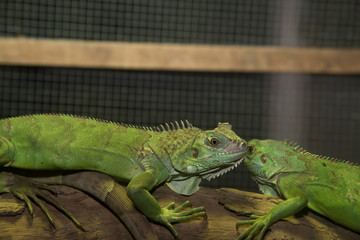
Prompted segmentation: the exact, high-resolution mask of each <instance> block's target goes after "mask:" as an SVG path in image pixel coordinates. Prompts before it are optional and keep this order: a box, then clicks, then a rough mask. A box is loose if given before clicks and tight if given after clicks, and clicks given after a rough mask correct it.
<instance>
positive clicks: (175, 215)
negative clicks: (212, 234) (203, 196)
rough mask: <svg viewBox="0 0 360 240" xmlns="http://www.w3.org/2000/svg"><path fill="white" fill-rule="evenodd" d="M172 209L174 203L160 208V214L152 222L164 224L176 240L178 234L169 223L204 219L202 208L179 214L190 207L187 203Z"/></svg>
mask: <svg viewBox="0 0 360 240" xmlns="http://www.w3.org/2000/svg"><path fill="white" fill-rule="evenodd" d="M174 207H175V203H174V202H172V203H170V204H169V205H167V206H166V207H164V208H162V209H161V213H160V214H159V215H158V216H157V217H155V219H154V220H155V221H157V222H160V223H162V224H164V225H165V226H166V227H167V228H169V229H170V231H171V233H172V234H173V235H174V237H175V238H176V239H178V233H177V232H176V230H175V228H174V227H173V226H172V225H171V223H176V222H181V221H187V220H191V219H194V218H197V217H206V212H205V208H204V207H197V208H191V209H189V210H187V211H183V212H181V211H182V210H184V209H185V208H188V207H191V203H190V202H189V201H186V202H184V203H183V204H181V205H180V206H178V207H177V208H174Z"/></svg>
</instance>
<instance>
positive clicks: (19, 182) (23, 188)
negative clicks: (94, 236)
mask: <svg viewBox="0 0 360 240" xmlns="http://www.w3.org/2000/svg"><path fill="white" fill-rule="evenodd" d="M41 189H45V190H48V191H50V192H51V193H53V194H56V191H55V190H54V189H53V188H51V187H49V186H48V185H46V184H42V183H38V182H35V181H30V180H29V179H28V178H25V177H22V176H18V175H15V174H12V173H8V172H1V173H0V193H5V192H10V193H12V194H13V195H14V196H16V197H17V198H19V199H21V200H22V201H24V202H25V203H26V206H27V209H28V211H29V214H30V215H31V217H32V216H33V214H34V210H33V207H32V204H31V200H32V201H34V202H35V203H36V204H37V205H38V206H39V208H40V209H41V211H42V212H43V213H44V214H45V216H46V217H47V219H48V220H49V222H50V223H51V224H52V225H53V226H54V227H55V222H54V220H53V218H52V217H51V215H50V212H49V211H48V209H47V208H46V207H45V206H44V204H43V203H42V201H41V200H40V198H41V199H43V200H45V201H46V202H48V203H50V204H51V205H53V206H54V207H56V208H57V209H59V210H60V211H62V212H63V213H64V214H65V215H66V216H67V217H68V218H69V219H71V221H72V222H73V223H74V224H75V225H76V226H77V227H78V228H79V229H81V230H83V231H85V230H84V228H83V227H82V226H81V224H80V223H79V222H78V221H77V220H76V219H75V217H74V216H73V215H72V214H71V212H69V211H68V210H67V209H66V208H65V207H64V206H62V205H61V204H60V203H58V202H57V201H56V200H54V199H53V198H52V197H50V196H48V195H47V194H44V193H43V192H42V191H41Z"/></svg>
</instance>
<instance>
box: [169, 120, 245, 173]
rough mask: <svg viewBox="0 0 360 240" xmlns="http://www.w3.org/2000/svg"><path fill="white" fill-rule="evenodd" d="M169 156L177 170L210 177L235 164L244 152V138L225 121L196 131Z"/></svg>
mask: <svg viewBox="0 0 360 240" xmlns="http://www.w3.org/2000/svg"><path fill="white" fill-rule="evenodd" d="M187 141H188V143H187V144H185V145H184V146H183V147H181V148H179V149H177V150H176V151H175V152H174V153H173V155H172V156H171V162H172V166H173V167H174V169H175V170H176V172H178V173H181V174H185V175H196V176H201V177H202V178H205V179H208V180H210V179H212V178H214V177H216V176H218V175H220V174H222V173H224V172H226V171H229V170H230V169H232V168H234V167H236V166H237V164H238V163H240V161H242V158H243V157H244V155H245V154H246V153H247V144H246V141H245V140H243V139H241V138H240V137H239V136H237V135H236V134H235V133H234V132H233V131H232V130H231V125H230V124H228V123H219V125H218V127H217V128H215V129H213V130H208V131H198V133H197V134H195V135H193V137H192V138H191V139H188V140H187Z"/></svg>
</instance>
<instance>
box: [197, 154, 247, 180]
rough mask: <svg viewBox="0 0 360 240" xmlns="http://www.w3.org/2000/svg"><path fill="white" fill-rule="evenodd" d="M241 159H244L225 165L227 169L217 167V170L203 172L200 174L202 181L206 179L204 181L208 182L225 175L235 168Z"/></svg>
mask: <svg viewBox="0 0 360 240" xmlns="http://www.w3.org/2000/svg"><path fill="white" fill-rule="evenodd" d="M243 159H244V158H240V159H239V160H238V161H236V162H231V163H228V164H226V165H229V167H226V168H223V167H217V168H214V169H211V170H209V171H206V172H203V173H201V174H200V176H201V177H202V178H203V179H206V180H208V181H210V180H212V179H214V178H217V177H219V176H221V175H223V174H224V173H227V172H228V171H230V170H233V169H234V168H236V167H237V166H238V165H239V164H240V163H241V162H242V161H243Z"/></svg>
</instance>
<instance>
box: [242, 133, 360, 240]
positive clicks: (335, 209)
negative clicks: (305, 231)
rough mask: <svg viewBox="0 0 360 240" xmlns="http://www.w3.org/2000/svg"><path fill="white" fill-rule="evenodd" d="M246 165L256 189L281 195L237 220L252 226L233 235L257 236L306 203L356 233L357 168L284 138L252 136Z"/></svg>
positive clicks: (359, 228)
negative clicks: (279, 200) (270, 204)
mask: <svg viewBox="0 0 360 240" xmlns="http://www.w3.org/2000/svg"><path fill="white" fill-rule="evenodd" d="M248 145H249V154H248V155H247V156H246V157H245V160H244V163H245V166H246V168H247V169H248V170H249V171H250V172H251V174H252V175H253V177H254V179H255V180H256V182H257V183H258V184H259V187H260V190H261V191H262V192H263V193H264V194H267V195H272V196H277V197H279V198H283V199H286V200H285V201H284V202H282V203H280V204H278V205H277V206H276V207H274V208H273V209H271V210H270V211H269V212H268V213H267V214H265V215H263V216H251V218H253V220H247V221H239V222H238V223H237V227H239V226H240V225H244V224H251V227H249V228H248V230H246V231H245V232H243V233H242V234H240V235H239V236H238V238H237V239H244V238H246V239H252V238H253V237H254V236H255V235H256V234H257V233H258V232H260V233H259V237H258V239H262V238H263V237H264V235H265V233H266V231H267V229H268V228H269V227H270V226H271V225H272V224H273V223H275V222H277V221H278V220H280V219H282V218H285V217H288V216H290V215H293V214H295V213H297V212H299V211H300V210H301V209H303V208H305V207H308V208H310V209H312V210H314V211H315V212H317V213H319V214H321V215H323V216H325V217H328V218H329V219H331V220H333V221H334V222H336V223H338V224H340V225H342V226H344V227H347V228H349V229H351V230H353V231H355V232H360V189H359V186H360V167H359V166H356V165H355V164H352V163H350V162H344V161H340V160H337V159H333V158H329V157H324V156H319V155H316V154H311V153H309V152H307V151H305V150H304V149H302V148H300V147H299V146H298V145H297V144H295V143H291V142H289V141H283V142H282V141H275V140H256V139H254V140H251V141H249V142H248Z"/></svg>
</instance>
